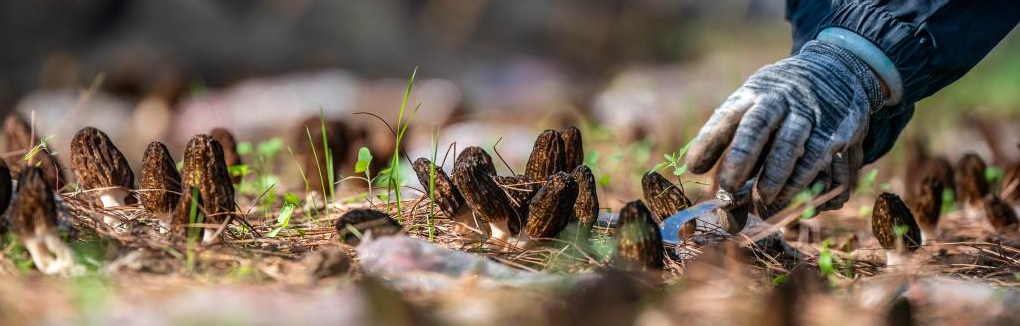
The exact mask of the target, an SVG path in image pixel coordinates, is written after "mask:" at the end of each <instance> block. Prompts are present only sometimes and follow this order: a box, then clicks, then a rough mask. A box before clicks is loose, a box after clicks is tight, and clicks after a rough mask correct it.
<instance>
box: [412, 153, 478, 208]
mask: <svg viewBox="0 0 1020 326" xmlns="http://www.w3.org/2000/svg"><path fill="white" fill-rule="evenodd" d="M411 167H412V168H414V173H415V174H416V175H417V176H418V183H420V184H421V187H422V189H424V190H425V196H429V189H430V188H431V187H435V188H434V190H435V191H433V194H432V196H433V197H434V198H435V199H434V200H435V202H436V205H438V206H439V209H440V210H442V211H443V214H445V215H446V216H447V217H451V218H453V217H456V216H458V215H460V214H461V212H462V211H463V210H464V209H466V208H467V204H466V203H464V196H463V195H461V194H460V190H458V189H457V186H455V185H453V181H452V180H450V177H449V176H448V175H447V174H446V171H443V169H441V168H439V167H436V166H435V165H434V164H432V161H430V160H429V159H427V158H424V157H421V158H418V159H417V160H415V161H414V163H413V164H411ZM432 168H435V178H434V179H433V178H432V175H433V174H432V173H433V172H432Z"/></svg>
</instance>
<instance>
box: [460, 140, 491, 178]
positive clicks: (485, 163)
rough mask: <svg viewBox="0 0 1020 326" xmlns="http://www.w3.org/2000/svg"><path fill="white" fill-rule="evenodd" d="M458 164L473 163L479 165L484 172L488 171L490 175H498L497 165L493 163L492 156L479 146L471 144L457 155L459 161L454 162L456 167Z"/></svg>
mask: <svg viewBox="0 0 1020 326" xmlns="http://www.w3.org/2000/svg"><path fill="white" fill-rule="evenodd" d="M457 165H472V166H478V167H479V169H481V171H482V172H485V173H488V174H489V175H496V165H495V164H493V163H492V156H489V153H486V152H485V150H484V149H482V148H481V147H477V146H471V147H468V148H465V149H464V150H463V151H461V152H460V155H459V156H457V161H456V162H455V163H454V167H456V166H457Z"/></svg>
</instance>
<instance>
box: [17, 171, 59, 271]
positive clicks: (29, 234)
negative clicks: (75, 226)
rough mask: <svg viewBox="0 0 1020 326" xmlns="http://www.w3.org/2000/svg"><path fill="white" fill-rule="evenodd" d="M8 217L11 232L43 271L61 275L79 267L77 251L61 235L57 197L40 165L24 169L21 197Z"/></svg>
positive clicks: (20, 188) (20, 179) (20, 189)
mask: <svg viewBox="0 0 1020 326" xmlns="http://www.w3.org/2000/svg"><path fill="white" fill-rule="evenodd" d="M8 218H9V219H10V220H9V221H8V222H9V225H10V229H11V231H12V232H13V233H14V234H15V235H16V236H17V237H18V239H20V240H21V242H22V243H23V244H24V245H25V249H27V250H28V253H29V254H30V255H31V256H32V261H33V262H34V263H35V267H36V268H37V269H39V271H40V272H42V273H43V274H47V275H52V274H59V273H64V272H69V271H70V270H71V268H72V267H74V266H75V258H74V251H73V250H71V247H70V246H68V245H67V244H66V243H64V242H63V241H62V240H61V239H60V236H59V235H58V234H57V204H56V200H55V199H54V198H53V190H52V188H50V185H49V183H48V182H47V181H46V180H45V177H44V176H43V172H42V170H41V169H40V168H37V167H34V166H29V167H26V168H25V169H24V170H23V171H21V176H20V177H19V178H18V196H17V198H16V199H15V200H14V203H13V205H12V207H11V212H10V213H8Z"/></svg>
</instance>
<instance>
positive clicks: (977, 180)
mask: <svg viewBox="0 0 1020 326" xmlns="http://www.w3.org/2000/svg"><path fill="white" fill-rule="evenodd" d="M987 168H988V165H987V164H985V161H984V160H982V159H981V157H980V156H978V155H977V154H974V153H969V154H967V155H964V156H963V157H961V158H960V160H959V161H958V162H957V163H956V172H955V173H954V174H955V175H956V190H957V191H958V193H957V198H961V199H963V200H964V201H966V202H968V203H977V202H979V201H980V200H981V199H982V198H984V197H985V195H987V194H988V193H989V186H988V180H987V179H985V170H986V169H987Z"/></svg>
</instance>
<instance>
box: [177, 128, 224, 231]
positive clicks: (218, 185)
mask: <svg viewBox="0 0 1020 326" xmlns="http://www.w3.org/2000/svg"><path fill="white" fill-rule="evenodd" d="M183 162H184V165H183V166H182V168H181V184H182V188H184V187H195V188H198V191H199V196H200V197H201V202H202V207H203V209H204V210H205V213H206V215H207V216H208V217H209V220H210V221H212V222H215V223H219V222H222V221H223V220H224V219H226V218H227V217H229V216H231V214H233V213H234V208H235V206H236V204H235V202H234V184H233V182H232V181H231V180H230V173H229V172H228V171H227V165H226V163H225V162H224V160H223V149H222V148H221V147H220V144H219V142H217V141H216V140H215V139H213V138H212V136H210V135H206V134H198V135H195V136H194V137H192V138H191V140H190V141H188V145H187V146H186V147H185V148H184V159H183Z"/></svg>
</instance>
